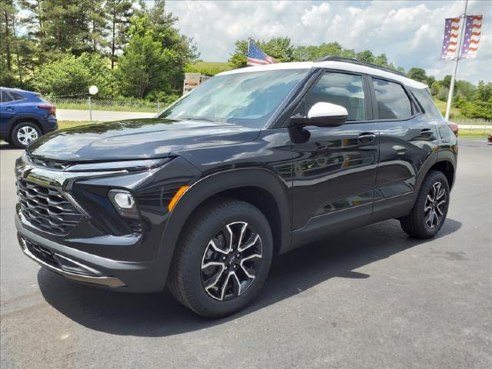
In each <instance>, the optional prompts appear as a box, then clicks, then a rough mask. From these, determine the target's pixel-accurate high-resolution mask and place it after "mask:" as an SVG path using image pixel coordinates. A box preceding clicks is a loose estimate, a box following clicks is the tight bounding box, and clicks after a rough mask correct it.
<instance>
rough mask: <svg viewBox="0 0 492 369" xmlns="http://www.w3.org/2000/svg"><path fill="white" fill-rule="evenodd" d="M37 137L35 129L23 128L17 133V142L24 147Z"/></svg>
mask: <svg viewBox="0 0 492 369" xmlns="http://www.w3.org/2000/svg"><path fill="white" fill-rule="evenodd" d="M38 137H39V135H38V132H37V131H36V129H34V128H33V127H30V126H23V127H21V128H19V130H18V131H17V140H18V141H19V142H20V143H21V144H22V145H24V146H27V145H29V144H30V143H32V142H33V141H35V140H37V139H38Z"/></svg>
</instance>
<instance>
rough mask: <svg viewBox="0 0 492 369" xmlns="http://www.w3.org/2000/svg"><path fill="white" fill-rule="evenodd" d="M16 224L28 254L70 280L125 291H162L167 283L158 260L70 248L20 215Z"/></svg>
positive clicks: (21, 243)
mask: <svg viewBox="0 0 492 369" xmlns="http://www.w3.org/2000/svg"><path fill="white" fill-rule="evenodd" d="M15 226H16V228H17V232H18V239H19V243H20V246H21V248H22V251H23V252H24V254H25V255H26V256H28V257H29V258H31V259H33V260H34V261H36V262H37V263H38V264H40V265H41V266H43V267H45V268H47V269H48V270H51V271H52V272H55V273H57V274H59V275H61V276H63V277H66V278H68V279H70V280H74V281H77V282H82V283H86V284H91V285H95V286H99V287H105V288H110V289H114V290H117V291H122V292H136V293H147V292H159V291H162V290H163V289H164V287H165V283H166V281H165V277H164V273H163V268H162V264H161V263H160V262H159V261H157V260H156V261H152V262H129V261H119V260H113V259H109V258H105V257H100V256H97V255H93V254H89V253H86V252H84V251H81V250H77V249H74V248H70V247H67V246H64V245H61V244H59V243H56V242H54V241H51V240H48V239H46V238H44V237H41V236H39V235H37V234H36V233H34V232H32V231H30V230H29V229H27V228H25V227H24V225H23V223H22V220H21V219H20V217H19V215H16V218H15Z"/></svg>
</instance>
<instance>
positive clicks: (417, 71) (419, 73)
mask: <svg viewBox="0 0 492 369" xmlns="http://www.w3.org/2000/svg"><path fill="white" fill-rule="evenodd" d="M407 76H408V78H411V79H414V80H416V81H419V82H424V83H426V82H427V79H428V77H427V74H426V72H425V69H422V68H415V67H414V68H410V70H409V71H408V73H407Z"/></svg>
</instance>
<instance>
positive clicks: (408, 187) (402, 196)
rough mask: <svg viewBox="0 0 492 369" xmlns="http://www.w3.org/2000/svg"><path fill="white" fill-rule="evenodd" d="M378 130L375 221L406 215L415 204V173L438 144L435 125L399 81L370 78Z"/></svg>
mask: <svg viewBox="0 0 492 369" xmlns="http://www.w3.org/2000/svg"><path fill="white" fill-rule="evenodd" d="M371 88H373V91H374V96H375V99H374V111H375V118H376V119H377V123H376V124H377V129H378V131H379V133H380V160H379V167H378V170H377V176H376V184H375V192H374V197H375V198H374V200H375V203H374V215H373V217H374V220H377V218H381V219H385V218H388V216H390V217H399V216H403V215H406V214H407V213H408V212H409V211H410V210H411V208H412V206H413V203H414V190H415V185H416V177H417V174H418V173H419V172H420V170H421V169H422V165H423V164H424V163H425V162H426V159H427V158H428V157H429V156H430V155H431V154H432V151H433V150H434V148H435V147H436V144H437V130H436V125H435V124H432V122H430V121H429V117H428V116H427V115H423V114H421V112H420V111H419V107H418V105H417V104H416V103H415V102H414V101H413V100H412V98H411V97H410V95H409V94H408V93H407V92H406V90H405V89H404V88H403V86H401V85H400V84H399V83H396V82H393V81H387V80H384V79H380V78H372V86H371Z"/></svg>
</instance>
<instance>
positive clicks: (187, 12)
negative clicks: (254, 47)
mask: <svg viewBox="0 0 492 369" xmlns="http://www.w3.org/2000/svg"><path fill="white" fill-rule="evenodd" d="M166 8H167V10H168V11H171V12H172V13H173V14H174V15H175V16H177V17H178V18H179V20H178V22H177V27H178V28H179V29H180V31H181V32H182V33H183V34H185V35H186V36H188V37H192V38H193V41H194V43H195V44H196V46H197V47H198V51H199V52H200V59H202V60H205V61H227V59H228V58H229V56H230V54H231V53H233V52H234V43H235V41H236V40H238V39H247V38H248V37H252V38H255V39H260V40H268V39H270V38H272V37H289V38H290V39H291V40H292V43H293V44H294V45H295V46H298V45H319V44H321V43H323V42H325V43H328V42H334V41H336V42H339V43H340V44H341V45H342V47H344V48H347V49H354V50H355V51H356V52H358V51H362V50H365V49H368V50H371V51H372V52H373V53H375V54H382V53H384V54H386V56H387V57H388V60H389V61H390V62H392V63H394V64H395V65H397V66H402V67H404V68H405V69H406V70H408V69H410V68H411V67H420V68H424V69H426V71H427V74H428V75H433V76H435V77H436V78H438V79H441V78H443V77H444V76H445V75H446V74H451V73H452V70H453V65H454V63H453V62H451V61H444V60H441V59H440V50H441V47H442V40H443V33H444V19H445V18H451V17H457V16H460V15H461V14H462V13H463V10H464V1H462V0H454V1H453V0H449V1H436V0H434V1H391V0H386V1H169V0H168V1H166ZM467 14H468V15H483V17H484V18H483V25H482V35H481V40H480V45H479V49H478V53H477V57H476V58H475V59H469V60H463V61H460V62H459V67H458V74H457V79H465V80H468V81H470V82H472V83H477V82H478V81H479V80H484V81H486V82H492V0H470V1H469V3H468V10H467Z"/></svg>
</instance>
